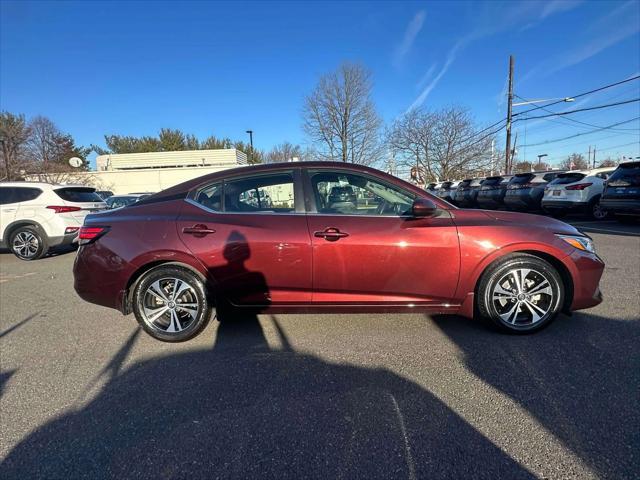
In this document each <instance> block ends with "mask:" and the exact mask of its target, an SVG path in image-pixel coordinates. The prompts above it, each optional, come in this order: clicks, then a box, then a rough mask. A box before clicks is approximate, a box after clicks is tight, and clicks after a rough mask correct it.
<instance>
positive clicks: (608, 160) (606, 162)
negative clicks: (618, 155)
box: [598, 157, 618, 168]
mask: <svg viewBox="0 0 640 480" xmlns="http://www.w3.org/2000/svg"><path fill="white" fill-rule="evenodd" d="M616 165H618V162H616V161H615V160H614V159H613V158H611V157H608V158H605V159H604V160H602V161H601V162H600V164H599V165H598V168H602V167H615V166H616Z"/></svg>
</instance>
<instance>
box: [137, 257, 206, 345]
mask: <svg viewBox="0 0 640 480" xmlns="http://www.w3.org/2000/svg"><path fill="white" fill-rule="evenodd" d="M175 280H177V281H179V282H184V284H186V285H187V287H185V290H184V291H183V292H182V293H180V294H179V295H178V297H177V298H173V295H172V294H173V291H174V290H175V288H176V285H178V290H180V289H181V288H182V287H183V283H178V282H175ZM172 281H173V282H172ZM156 282H159V283H158V284H156ZM154 284H155V285H154ZM158 287H160V290H158ZM150 288H151V289H152V290H153V291H154V292H157V293H159V294H160V295H161V296H162V297H163V299H164V300H163V299H161V298H160V296H159V295H158V294H154V293H151V292H149V289H150ZM185 300H186V301H185ZM154 302H155V303H154ZM163 302H164V303H163ZM132 304H133V313H134V315H135V317H136V320H137V321H138V323H139V324H140V326H141V327H142V328H143V329H144V331H145V332H147V333H148V334H149V335H151V336H152V337H153V338H155V339H157V340H160V341H162V342H184V341H186V340H190V339H192V338H193V337H195V336H196V335H198V334H199V333H200V332H202V330H204V328H205V327H206V326H207V324H208V323H209V320H210V319H211V316H212V306H211V304H210V302H209V299H208V296H207V293H206V288H205V282H204V280H203V279H202V278H201V277H200V276H198V275H196V274H195V273H193V272H192V271H191V270H189V269H187V268H183V267H180V266H177V265H160V266H158V267H156V268H153V269H151V270H149V271H148V272H146V273H144V274H143V276H142V277H141V278H140V280H139V281H138V283H137V285H136V287H135V290H134V293H133V302H132ZM182 304H184V305H185V306H186V305H197V312H194V313H193V314H192V313H191V312H192V307H189V309H187V308H185V307H182ZM165 307H166V308H165ZM162 309H165V313H162V314H161V315H160V316H158V317H156V318H155V319H151V318H150V317H153V316H154V315H157V314H158V313H160V310H162ZM150 312H153V314H151V313H150Z"/></svg>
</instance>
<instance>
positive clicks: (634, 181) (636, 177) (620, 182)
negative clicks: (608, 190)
mask: <svg viewBox="0 0 640 480" xmlns="http://www.w3.org/2000/svg"><path fill="white" fill-rule="evenodd" d="M607 185H608V186H610V187H630V186H634V187H637V186H640V162H634V163H631V164H629V165H625V164H622V165H620V166H619V167H618V168H617V169H616V171H615V172H613V174H612V175H611V176H610V177H609V181H608V182H607Z"/></svg>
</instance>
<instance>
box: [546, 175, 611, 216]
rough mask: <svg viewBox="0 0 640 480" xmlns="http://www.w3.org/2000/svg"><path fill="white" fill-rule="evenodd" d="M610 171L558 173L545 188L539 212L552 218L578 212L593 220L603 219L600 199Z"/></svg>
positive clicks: (603, 213) (604, 212) (604, 213)
mask: <svg viewBox="0 0 640 480" xmlns="http://www.w3.org/2000/svg"><path fill="white" fill-rule="evenodd" d="M614 170H615V169H614V168H611V167H607V168H594V169H590V170H573V171H568V172H565V173H561V174H560V175H558V176H557V177H556V178H555V180H552V181H551V182H549V185H547V188H546V190H545V192H544V196H543V197H542V209H543V210H545V211H546V212H548V213H550V214H552V215H555V216H563V215H565V214H566V213H567V212H579V213H586V214H587V215H589V216H590V217H592V218H594V219H596V220H602V219H604V218H605V217H606V216H607V212H606V210H603V209H602V208H601V207H600V197H601V196H602V191H603V190H604V183H605V181H606V180H607V178H608V177H609V175H610V174H611V173H613V171H614Z"/></svg>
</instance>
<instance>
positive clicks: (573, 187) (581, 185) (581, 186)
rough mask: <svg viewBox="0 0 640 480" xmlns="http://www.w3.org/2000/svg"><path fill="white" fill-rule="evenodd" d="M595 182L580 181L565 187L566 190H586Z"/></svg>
mask: <svg viewBox="0 0 640 480" xmlns="http://www.w3.org/2000/svg"><path fill="white" fill-rule="evenodd" d="M591 185H593V183H579V184H577V185H569V186H568V187H564V189H565V190H584V189H585V188H587V187H590V186H591Z"/></svg>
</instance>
